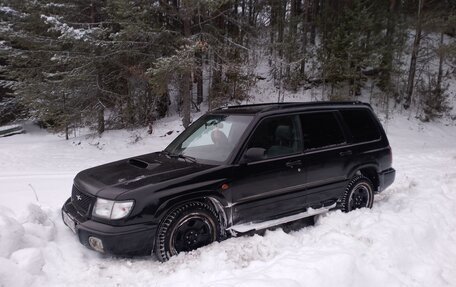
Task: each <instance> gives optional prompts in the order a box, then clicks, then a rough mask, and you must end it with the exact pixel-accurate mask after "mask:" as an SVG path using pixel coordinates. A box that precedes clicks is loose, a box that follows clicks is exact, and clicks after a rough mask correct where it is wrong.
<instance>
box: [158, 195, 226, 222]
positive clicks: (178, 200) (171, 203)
mask: <svg viewBox="0 0 456 287" xmlns="http://www.w3.org/2000/svg"><path fill="white" fill-rule="evenodd" d="M194 200H200V201H201V200H209V201H210V203H211V204H212V205H213V206H214V208H215V210H216V211H217V212H218V213H219V214H221V215H222V223H223V224H224V225H225V226H226V224H227V222H228V221H227V220H228V218H227V215H226V212H225V207H226V206H227V205H228V201H227V200H226V198H225V197H224V196H223V194H222V193H221V192H217V191H214V190H194V191H190V192H189V193H186V194H180V195H179V196H176V197H173V198H171V199H169V200H167V201H165V202H163V203H162V204H161V205H160V206H159V207H158V209H157V211H156V212H155V216H154V218H155V220H156V222H157V223H160V222H161V220H162V219H163V217H164V216H165V215H166V214H167V213H168V212H169V211H170V210H172V209H174V208H177V207H178V206H180V205H182V204H185V203H187V202H190V201H194Z"/></svg>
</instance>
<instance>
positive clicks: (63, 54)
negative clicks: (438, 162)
mask: <svg viewBox="0 0 456 287" xmlns="http://www.w3.org/2000/svg"><path fill="white" fill-rule="evenodd" d="M455 37H456V1H454V0H403V1H397V0H382V1H367V0H341V1H336V0H193V1H191V0H129V1H127V0H73V1H68V0H36V1H32V0H2V1H1V4H0V125H2V124H7V123H10V122H14V121H17V120H24V119H33V120H35V121H36V122H37V123H39V124H40V125H41V126H43V127H46V128H48V129H49V130H51V131H55V132H63V133H65V135H66V138H67V139H68V137H69V136H71V133H72V131H73V130H75V129H78V128H82V127H88V128H90V129H93V130H94V131H97V132H98V133H100V134H101V133H103V132H104V131H105V130H108V129H121V128H135V127H149V129H150V131H151V132H152V129H153V124H154V122H155V121H157V120H158V119H160V118H163V117H165V116H167V115H169V114H170V113H178V114H179V115H180V116H181V118H182V123H183V126H184V127H187V126H188V125H189V124H190V123H191V114H192V113H193V112H197V111H200V110H211V109H214V108H218V107H221V106H225V105H227V104H232V103H242V102H245V101H248V99H249V97H251V96H252V93H251V88H252V87H253V86H254V85H256V84H257V83H259V82H261V81H264V77H262V76H259V75H258V73H257V71H258V67H259V65H260V63H262V61H263V62H265V65H264V66H265V67H266V69H267V72H268V75H270V78H271V79H272V80H273V84H274V86H275V87H277V101H279V102H280V101H284V100H286V99H284V97H283V96H282V95H283V94H284V91H286V92H291V93H296V94H298V95H299V93H302V92H303V91H306V90H310V89H316V90H318V97H316V100H331V101H340V100H359V99H363V100H365V99H366V95H367V99H368V100H369V101H370V102H371V103H375V104H376V105H377V106H380V107H381V108H382V109H383V110H385V111H386V112H393V111H395V110H399V109H400V110H407V111H412V112H411V114H413V116H415V117H417V118H419V119H420V120H422V121H433V120H435V119H437V118H440V117H451V113H450V112H451V108H452V104H451V102H452V101H455V98H456V95H455V94H454V93H455V92H454V90H456V87H453V88H452V85H453V86H454V85H455V81H456V41H455V39H456V38H455ZM452 90H453V91H452ZM363 95H364V98H363V97H362V96H363Z"/></svg>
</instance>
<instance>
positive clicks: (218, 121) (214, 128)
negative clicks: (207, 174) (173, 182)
mask: <svg viewBox="0 0 456 287" xmlns="http://www.w3.org/2000/svg"><path fill="white" fill-rule="evenodd" d="M252 118H253V117H252V116H245V115H206V116H203V117H201V118H199V119H198V120H197V121H196V122H195V123H194V124H192V125H191V126H190V127H189V128H188V129H186V130H185V131H184V132H183V133H182V134H181V135H180V136H178V137H177V138H176V139H175V140H174V141H173V142H172V143H171V144H170V145H169V146H168V147H167V148H166V149H165V151H166V152H168V153H169V154H170V155H173V156H179V155H181V156H187V157H191V158H194V159H196V160H197V161H202V162H206V163H209V164H211V163H213V164H220V163H223V162H225V161H226V160H227V159H228V157H229V156H230V155H231V153H232V152H233V150H234V148H235V147H236V146H237V145H238V143H239V139H240V138H241V136H242V134H243V133H244V131H245V130H246V128H247V126H248V125H249V123H250V122H251V121H252Z"/></svg>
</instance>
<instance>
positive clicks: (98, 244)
mask: <svg viewBox="0 0 456 287" xmlns="http://www.w3.org/2000/svg"><path fill="white" fill-rule="evenodd" d="M89 245H90V247H92V248H93V249H94V250H96V251H98V252H101V253H103V252H104V250H103V242H102V241H101V239H100V238H96V237H93V236H90V237H89Z"/></svg>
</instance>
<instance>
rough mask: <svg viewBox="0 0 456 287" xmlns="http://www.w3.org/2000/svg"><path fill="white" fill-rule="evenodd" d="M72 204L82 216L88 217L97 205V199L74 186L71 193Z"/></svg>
mask: <svg viewBox="0 0 456 287" xmlns="http://www.w3.org/2000/svg"><path fill="white" fill-rule="evenodd" d="M71 202H72V203H73V205H74V207H75V208H76V210H77V211H78V213H80V214H81V215H85V216H87V215H88V214H89V212H90V210H91V208H92V206H93V204H94V203H95V197H94V196H91V195H88V194H85V193H83V192H81V191H80V190H79V189H78V188H77V187H76V186H74V185H73V190H72V192H71Z"/></svg>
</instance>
